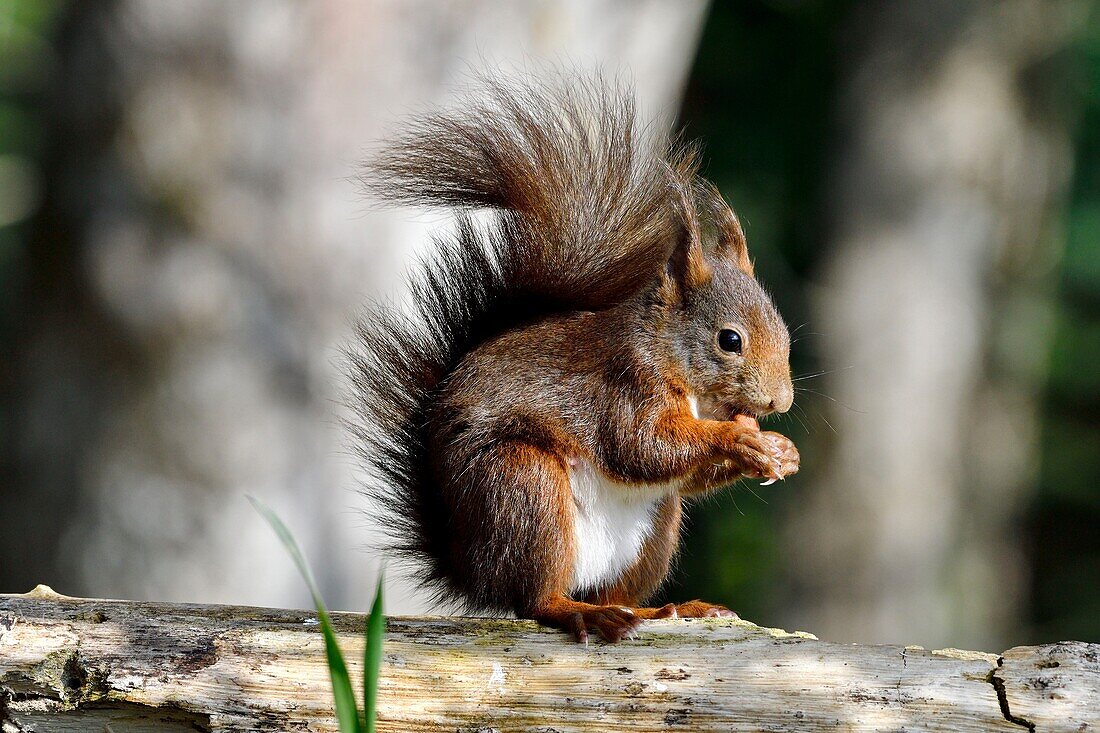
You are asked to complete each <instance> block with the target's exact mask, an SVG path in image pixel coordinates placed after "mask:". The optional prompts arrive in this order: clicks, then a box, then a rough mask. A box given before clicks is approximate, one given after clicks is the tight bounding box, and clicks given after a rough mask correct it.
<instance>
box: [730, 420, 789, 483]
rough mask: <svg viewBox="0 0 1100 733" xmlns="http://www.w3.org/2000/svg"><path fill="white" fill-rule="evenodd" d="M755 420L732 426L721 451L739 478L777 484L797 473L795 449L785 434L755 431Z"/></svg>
mask: <svg viewBox="0 0 1100 733" xmlns="http://www.w3.org/2000/svg"><path fill="white" fill-rule="evenodd" d="M755 422H756V421H755V420H753V421H751V424H750V422H749V421H748V420H746V421H742V422H739V423H735V424H734V425H733V426H732V427H733V430H732V431H731V432H730V434H729V435H728V440H727V441H726V445H725V446H723V448H724V452H725V453H726V456H727V458H728V460H729V461H730V462H732V463H733V465H734V466H736V467H737V468H738V470H739V471H740V472H741V475H742V476H748V477H750V478H764V479H768V481H766V482H765V483H772V482H775V481H780V480H782V479H784V478H786V477H787V476H790V475H791V474H793V473H796V472H797V471H798V461H799V458H798V449H797V448H795V445H794V443H793V442H792V441H791V439H790V438H788V437H786V436H785V435H780V434H779V433H774V432H770V431H768V432H762V431H760V430H759V429H758V428H757V429H754V428H753V426H752V425H753V424H755Z"/></svg>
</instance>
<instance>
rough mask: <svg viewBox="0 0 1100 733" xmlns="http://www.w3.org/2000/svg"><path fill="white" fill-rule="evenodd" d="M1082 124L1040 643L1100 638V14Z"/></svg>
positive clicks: (1089, 41) (1050, 419)
mask: <svg viewBox="0 0 1100 733" xmlns="http://www.w3.org/2000/svg"><path fill="white" fill-rule="evenodd" d="M1073 71H1074V73H1073V74H1072V75H1070V77H1069V81H1070V84H1071V88H1070V89H1069V90H1068V91H1069V93H1070V94H1071V95H1072V100H1073V104H1074V107H1075V110H1074V111H1075V112H1076V114H1077V115H1078V120H1077V138H1076V146H1075V150H1076V156H1075V163H1074V178H1073V183H1072V187H1071V191H1070V196H1069V202H1068V207H1067V210H1066V221H1065V235H1066V243H1065V253H1064V256H1063V258H1062V266H1061V282H1060V287H1059V295H1060V297H1059V299H1058V319H1059V320H1058V328H1057V331H1056V334H1055V340H1054V344H1053V348H1052V350H1051V359H1050V374H1049V378H1048V379H1049V381H1048V384H1047V400H1046V413H1045V421H1044V434H1043V443H1042V450H1043V454H1042V455H1043V465H1042V473H1041V478H1040V484H1039V489H1038V492H1037V493H1036V496H1035V500H1034V502H1033V503H1032V506H1031V507H1030V511H1029V516H1028V523H1027V527H1026V530H1027V532H1028V538H1029V542H1030V546H1029V548H1028V549H1029V551H1030V555H1031V561H1032V567H1031V572H1032V614H1033V615H1032V619H1031V621H1032V624H1033V630H1032V631H1033V636H1034V637H1035V638H1037V639H1044V640H1050V639H1067V638H1073V639H1097V638H1100V8H1098V7H1096V6H1095V5H1094V7H1093V12H1092V15H1091V18H1090V21H1089V23H1088V24H1087V26H1086V27H1085V28H1084V29H1083V31H1082V33H1081V35H1080V36H1079V37H1078V39H1077V42H1076V44H1075V46H1074V48H1073Z"/></svg>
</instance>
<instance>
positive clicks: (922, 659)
mask: <svg viewBox="0 0 1100 733" xmlns="http://www.w3.org/2000/svg"><path fill="white" fill-rule="evenodd" d="M335 624H336V627H337V630H338V632H339V633H340V637H341V643H342V646H343V647H344V650H345V654H346V655H347V657H348V659H349V662H350V665H351V667H352V677H353V681H354V680H357V679H358V674H359V671H360V669H361V667H360V666H359V661H358V660H359V659H360V657H361V654H362V639H361V633H362V628H363V617H362V616H359V615H355V614H337V616H336V619H335ZM380 701H381V703H380V704H381V712H380V721H379V730H381V731H438V730H458V731H504V730H509V731H513V730H514V731H542V732H543V733H546V732H547V731H606V732H607V733H619V732H620V731H624V730H631V731H636V732H637V733H645V732H646V731H666V730H694V731H761V730H767V731H792V732H794V731H799V732H801V733H805V732H807V731H819V730H820V731H826V730H827V731H883V730H912V731H944V732H950V733H965V732H966V731H1019V730H1020V729H1021V728H1024V729H1030V730H1033V731H1087V730H1094V729H1095V728H1096V727H1097V726H1100V645H1097V644H1083V643H1079V642H1066V643H1061V644H1049V645H1044V646H1039V647H1018V648H1015V649H1010V650H1009V651H1007V652H1005V653H1004V655H1003V656H1002V657H998V656H996V655H993V654H984V653H980V652H966V651H960V650H957V649H941V650H936V651H928V650H925V649H922V648H920V647H899V646H863V645H849V644H834V643H829V642H824V641H819V640H818V639H816V638H815V637H813V636H812V635H810V634H806V633H801V632H799V633H788V632H785V631H780V630H778V629H767V628H762V627H759V626H756V625H754V624H751V623H749V622H747V621H732V620H723V619H693V620H672V621H661V622H647V623H646V624H644V625H643V627H642V628H641V630H640V632H639V634H638V638H637V639H635V640H629V641H625V642H622V643H620V644H618V645H613V646H603V645H598V644H592V645H590V646H582V645H578V644H575V643H573V642H572V641H570V640H569V639H568V638H567V637H565V636H564V635H562V634H560V633H558V632H554V631H549V630H546V629H540V628H538V627H537V626H536V625H535V624H533V623H531V622H526V621H511V620H488V619H468V618H467V619H462V618H453V619H448V618H397V617H395V618H390V619H389V620H388V624H387V635H386V642H385V649H384V661H383V672H382V681H381V685H380ZM0 726H2V728H0V729H2V730H3V731H4V733H17V732H21V731H47V730H48V731H113V732H114V733H123V732H124V731H125V732H128V733H130V732H133V731H180V732H181V733H182V732H183V731H194V730H203V731H217V732H222V731H288V730H310V731H333V730H336V726H335V719H334V718H333V714H332V707H331V697H330V685H329V681H328V677H327V672H326V666H325V659H324V651H323V646H322V641H321V635H320V633H319V631H318V627H317V620H316V617H315V616H314V615H313V614H312V613H311V612H308V611H278V610H272V609H260V608H243V607H226V606H198V605H169V604H150V603H129V602H119V601H102V600H84V599H76V598H67V597H64V596H59V595H57V594H56V593H54V592H53V591H51V590H50V589H49V588H46V587H44V586H39V587H38V588H37V589H36V590H35V591H33V592H32V593H29V594H26V595H22V596H18V595H17V596H0Z"/></svg>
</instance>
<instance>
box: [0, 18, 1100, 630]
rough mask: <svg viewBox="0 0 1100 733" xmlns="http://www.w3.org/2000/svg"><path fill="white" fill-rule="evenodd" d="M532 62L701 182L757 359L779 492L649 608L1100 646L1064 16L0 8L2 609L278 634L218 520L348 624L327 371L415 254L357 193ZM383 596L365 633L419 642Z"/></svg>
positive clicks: (690, 541)
mask: <svg viewBox="0 0 1100 733" xmlns="http://www.w3.org/2000/svg"><path fill="white" fill-rule="evenodd" d="M544 60H551V61H554V60H557V61H561V60H567V61H568V62H569V63H570V64H571V65H573V66H575V67H576V68H578V69H592V68H602V69H605V70H609V71H612V72H615V73H622V74H624V75H626V76H628V77H630V78H632V79H634V82H635V84H636V86H637V89H638V94H639V97H640V99H641V101H642V107H643V109H644V110H645V111H646V114H647V115H649V116H652V117H655V118H656V119H658V120H659V123H660V124H664V125H668V126H670V127H671V126H676V127H681V128H684V129H685V130H686V133H687V136H688V137H690V138H698V139H699V140H700V141H701V142H702V143H703V144H704V146H705V150H706V159H707V161H708V163H707V169H706V171H705V172H706V174H707V175H708V176H709V177H710V178H712V179H713V180H714V181H715V182H716V183H717V184H718V186H719V188H721V190H722V191H723V192H724V193H725V195H726V197H727V198H728V199H729V201H730V202H731V203H732V205H733V206H734V208H735V209H736V210H737V211H738V212H739V213H740V215H741V217H742V220H743V221H744V222H745V224H746V228H747V231H748V235H749V241H750V247H751V249H752V251H753V253H754V255H755V257H756V260H757V272H758V273H759V275H760V277H761V279H762V281H763V282H764V283H765V285H766V286H767V287H768V288H769V289H770V290H771V291H772V292H773V293H774V295H775V298H776V300H777V301H778V303H779V305H780V309H781V310H782V311H783V313H784V314H785V316H786V318H787V321H788V323H789V324H790V326H791V328H792V330H794V332H795V340H796V343H795V345H794V348H793V354H792V358H793V361H794V369H795V372H796V375H797V376H799V381H798V382H796V384H797V385H798V386H799V387H800V390H799V394H798V400H797V403H796V405H797V406H796V408H795V410H794V411H792V412H791V413H790V414H788V415H787V416H784V417H782V418H780V419H777V420H774V421H773V422H772V426H773V427H774V429H779V430H782V431H784V432H786V433H787V434H789V435H790V436H791V437H792V438H793V439H794V440H795V441H796V443H798V444H799V446H800V447H801V449H802V452H803V463H802V471H801V473H800V474H799V475H798V476H797V477H795V478H793V479H792V480H790V481H787V482H786V483H784V484H779V485H776V486H771V487H767V488H757V487H754V486H748V485H745V486H741V487H737V488H734V489H732V490H729V491H726V492H723V493H721V494H718V495H716V496H714V497H711V498H708V499H706V500H704V501H702V502H699V503H698V504H697V505H696V506H694V507H692V508H691V510H690V513H691V521H690V524H689V527H688V530H687V533H686V539H685V543H684V552H683V556H682V558H681V562H680V564H679V568H678V570H677V572H676V575H675V577H674V579H673V581H672V582H671V583H670V584H669V585H668V587H667V588H666V589H665V590H664V591H663V592H662V598H666V597H667V598H669V599H679V600H683V599H685V598H687V597H696V596H702V597H705V598H707V599H708V600H713V601H717V602H721V603H726V604H728V605H729V606H730V607H732V608H734V609H736V610H737V611H739V612H740V613H741V615H742V616H743V617H745V618H748V619H751V620H754V621H757V622H759V623H761V624H765V625H771V626H784V627H788V628H799V629H806V630H810V631H813V632H814V633H816V634H818V635H819V636H820V637H822V638H825V639H832V640H838V641H863V642H894V643H918V644H924V645H928V646H944V645H952V646H958V647H966V648H979V649H986V650H990V651H999V650H1002V649H1004V648H1006V647H1008V646H1011V645H1013V644H1023V643H1033V642H1045V641H1053V640H1057V639H1063V638H1077V639H1084V640H1088V641H1098V640H1100V366H1098V364H1100V3H1095V2H1088V1H1087V0H1079V1H1065V0H1004V1H994V0H982V1H973V0H920V1H917V0H911V1H908V2H885V1H881V2H856V1H852V0H832V1H826V0H744V1H742V2H737V3H732V2H715V3H712V4H709V5H708V4H707V3H706V2H704V1H703V0H634V1H632V2H623V1H622V0H566V1H564V2H563V1H561V0H558V1H556V2H551V0H521V1H519V2H513V3H507V4H505V3H495V2H487V1H484V0H459V1H456V2H452V3H435V2H428V1H427V0H421V1H417V2H396V1H395V2H384V1H382V0H374V1H371V2H362V1H359V0H356V1H352V0H325V1H323V2H322V1H318V2H313V3H297V2H292V1H291V0H257V1H255V2H224V0H185V1H181V2H159V3H150V2H143V1H142V0H111V1H102V2H95V3H76V2H61V1H59V0H50V1H47V0H0V405H2V411H0V592H22V591H26V590H29V589H30V588H31V587H33V586H34V585H35V584H36V583H47V584H49V585H52V586H53V587H54V588H55V589H56V590H58V591H59V592H62V593H67V594H70V595H85V596H96V597H122V598H135V599H160V600H172V601H193V602H220V603H241V604H264V605H278V606H306V605H308V603H309V601H308V597H307V596H306V594H305V592H304V589H303V588H302V586H301V583H300V582H299V580H298V579H297V577H296V576H295V574H294V571H293V569H292V567H291V565H290V563H289V562H288V561H287V559H286V558H285V557H284V556H283V553H282V551H281V549H280V548H279V547H278V545H277V543H276V540H275V539H274V538H273V537H272V536H271V535H270V533H269V531H268V530H267V528H266V527H265V526H263V524H262V522H261V521H260V519H259V517H257V516H256V515H255V514H254V513H253V512H252V510H251V509H250V507H249V506H248V504H247V502H246V501H245V499H244V496H245V494H246V493H252V494H255V495H257V496H259V497H261V498H263V499H264V500H266V501H267V502H268V503H269V504H271V505H273V506H274V507H275V508H276V509H277V510H278V511H280V513H282V515H283V516H284V518H285V519H286V520H287V521H288V523H289V524H290V525H291V526H292V527H293V528H294V530H295V532H296V533H297V534H298V535H299V538H300V540H301V541H302V542H303V544H304V545H305V546H306V547H307V553H308V554H309V555H310V556H311V559H312V561H313V564H314V565H315V567H316V569H317V570H318V571H319V572H318V574H319V576H320V577H321V581H322V585H323V586H324V591H325V593H326V595H327V596H328V598H329V600H330V602H331V604H332V605H334V606H336V607H341V608H352V609H355V608H360V609H361V608H363V607H364V606H365V605H366V597H367V595H368V593H369V590H370V587H371V581H372V578H373V577H374V574H375V572H377V567H378V559H377V558H375V557H372V556H370V555H369V554H368V553H366V552H365V551H364V550H363V545H365V544H366V542H367V541H368V540H369V538H370V537H371V535H372V533H373V532H375V531H376V528H375V527H372V525H371V520H370V508H369V507H366V506H364V504H363V500H362V499H361V498H360V497H359V495H358V494H357V493H356V492H355V487H356V485H357V482H358V481H360V480H362V477H361V476H359V475H358V473H357V468H356V466H355V463H354V461H353V460H352V459H351V458H350V457H349V452H348V450H347V448H346V442H345V441H346V437H345V435H344V434H343V432H342V430H341V428H340V425H339V414H340V407H339V403H340V398H341V397H340V395H341V389H342V385H343V382H342V379H343V378H342V375H341V374H340V370H339V366H338V355H339V349H340V347H341V344H343V343H344V342H345V341H346V339H347V338H348V337H349V332H350V326H351V323H352V321H353V319H354V316H355V314H356V312H358V311H359V310H360V309H361V308H363V307H364V305H365V304H367V303H369V302H371V301H372V300H377V299H380V298H390V297H394V298H398V299H399V298H400V297H401V293H402V290H401V288H402V274H403V273H404V272H405V271H406V269H407V268H408V267H409V266H410V265H411V264H412V263H413V262H414V261H415V258H416V257H417V256H418V254H421V253H422V252H423V251H424V249H423V248H424V245H425V244H426V237H427V233H428V232H429V231H431V230H432V229H433V228H436V227H438V226H441V225H444V222H445V218H444V217H443V216H441V215H440V214H439V213H438V212H436V213H426V212H418V211H410V210H401V211H378V210H376V209H375V208H373V207H372V206H371V205H370V202H369V201H366V200H365V199H364V198H363V197H362V195H361V193H360V192H359V190H358V189H357V186H356V184H355V183H354V181H353V178H354V175H355V173H356V166H357V164H358V162H359V161H360V160H362V158H363V154H364V151H365V150H367V149H368V148H369V146H370V145H371V144H372V143H373V142H374V141H376V140H378V139H379V138H380V137H381V136H383V135H384V134H385V133H386V132H387V131H388V130H392V129H394V126H395V125H396V124H398V123H399V120H400V118H401V116H402V115H403V114H405V113H407V112H409V111H410V110H415V109H420V108H423V107H425V106H429V105H435V104H446V103H447V102H448V101H449V100H451V99H453V96H454V92H455V90H456V88H458V87H459V86H460V85H461V84H462V83H463V81H464V80H467V79H468V78H469V75H470V73H471V72H477V71H479V70H484V69H490V70H493V71H492V73H501V74H507V73H524V71H525V70H526V71H528V72H532V73H539V72H538V69H539V68H540V66H539V63H540V62H542V61H544ZM498 70H499V71H498ZM390 575H391V585H392V588H391V592H390V595H389V606H390V607H389V610H390V611H392V612H402V613H408V612H416V611H436V612H441V611H446V610H447V609H438V608H436V609H433V608H431V607H430V606H428V605H427V604H426V603H425V601H424V599H423V597H422V596H421V595H420V594H418V592H417V590H416V589H415V588H413V587H410V586H408V585H407V584H405V583H403V582H402V581H401V580H400V578H398V577H397V575H398V573H397V568H392V569H391V573H390ZM661 602H663V601H661Z"/></svg>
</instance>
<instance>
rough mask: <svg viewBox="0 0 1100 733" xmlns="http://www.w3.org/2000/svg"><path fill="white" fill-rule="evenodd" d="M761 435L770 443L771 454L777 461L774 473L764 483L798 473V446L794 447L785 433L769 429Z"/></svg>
mask: <svg viewBox="0 0 1100 733" xmlns="http://www.w3.org/2000/svg"><path fill="white" fill-rule="evenodd" d="M761 435H762V436H763V437H764V438H765V439H766V440H767V441H768V442H769V443H771V447H772V451H771V455H772V457H773V458H774V460H775V461H776V462H778V466H777V470H776V474H778V475H775V474H772V475H769V476H768V481H766V482H765V484H768V483H771V482H773V481H776V480H782V479H785V478H787V477H788V476H790V475H792V474H796V473H798V463H799V456H798V448H796V447H795V445H794V441H792V440H791V439H790V438H788V437H787V436H786V435H781V434H779V433H774V432H771V431H770V430H769V431H766V432H763V433H761Z"/></svg>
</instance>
